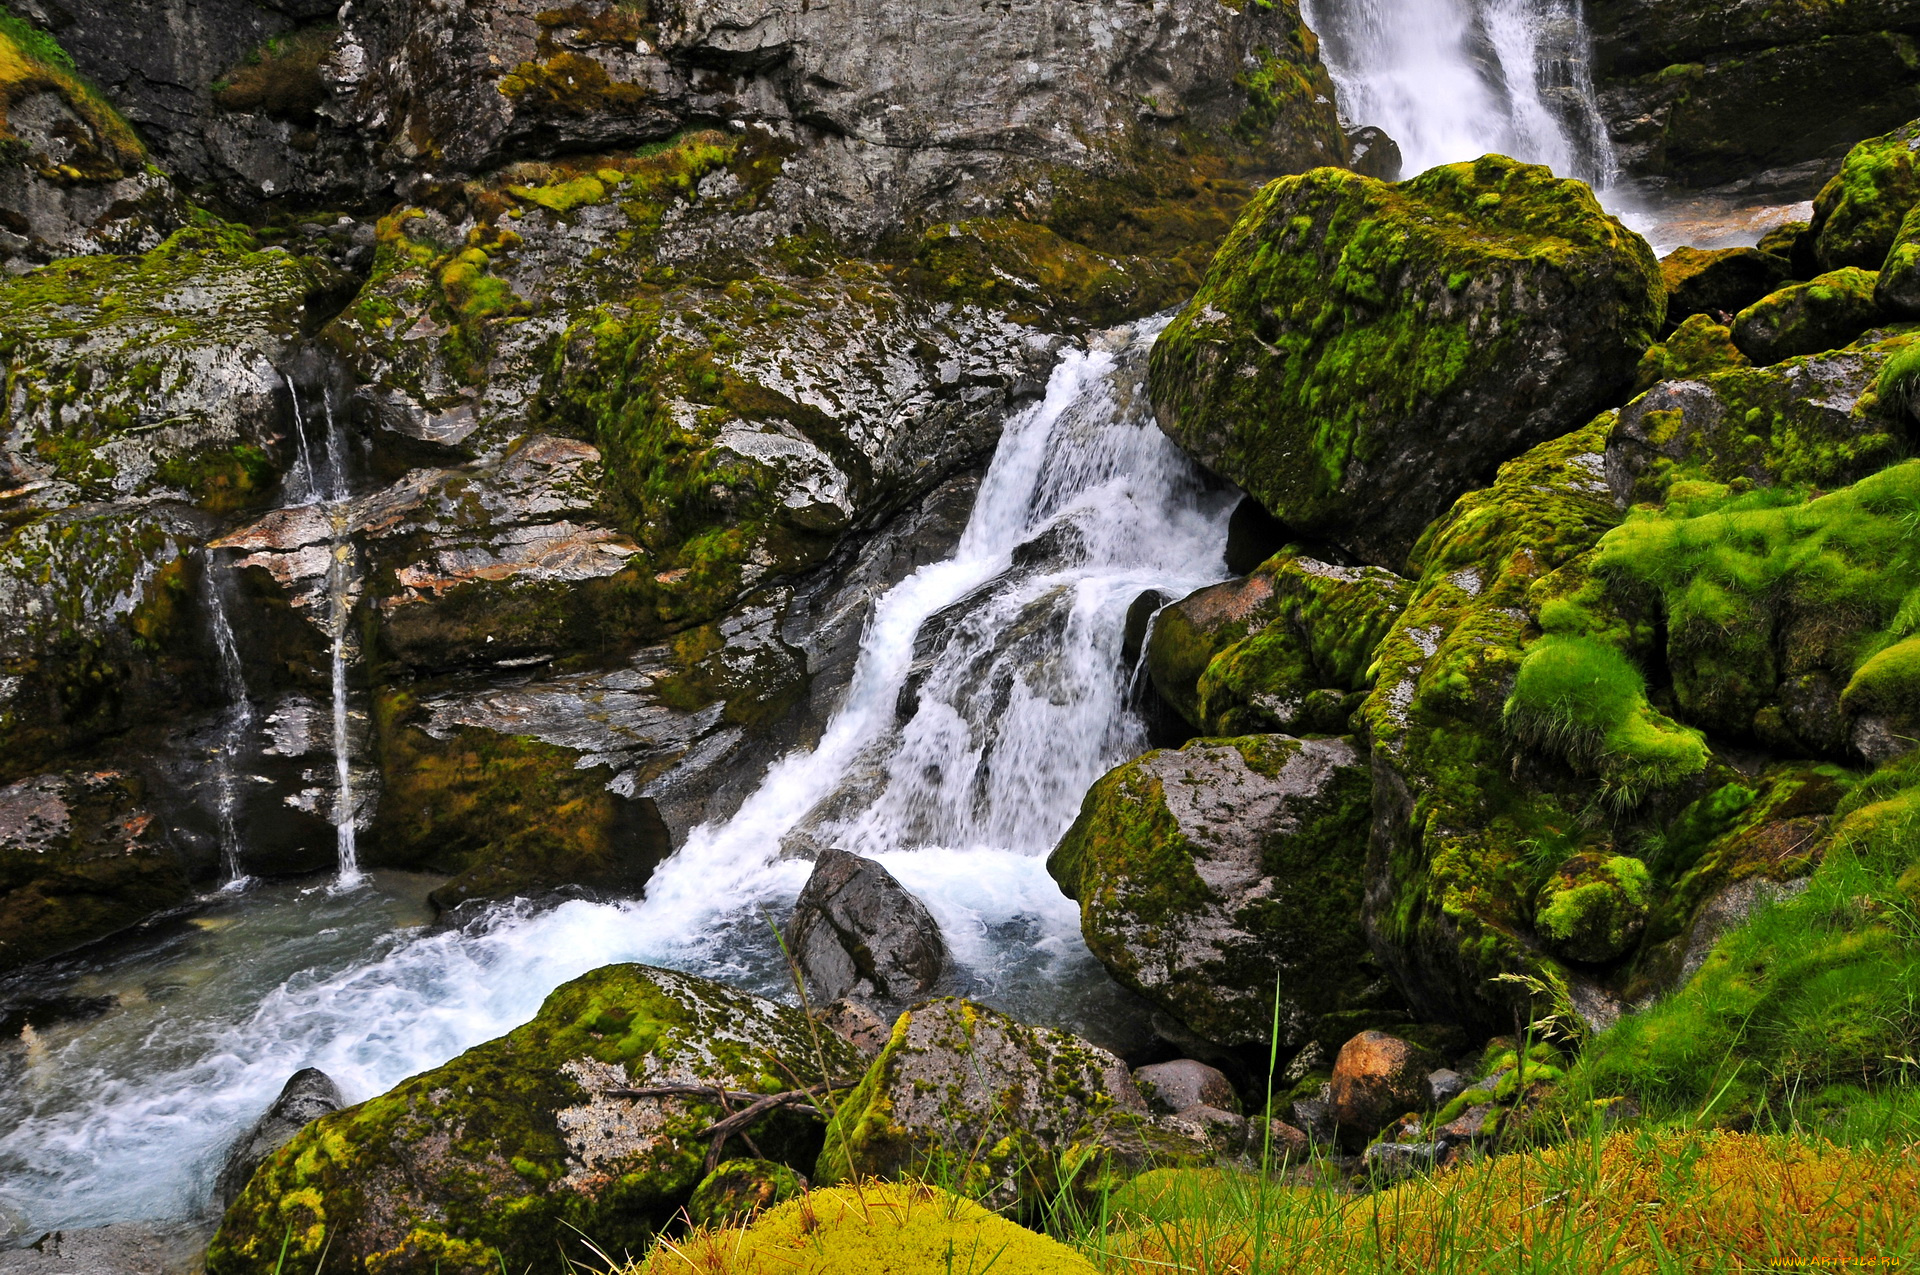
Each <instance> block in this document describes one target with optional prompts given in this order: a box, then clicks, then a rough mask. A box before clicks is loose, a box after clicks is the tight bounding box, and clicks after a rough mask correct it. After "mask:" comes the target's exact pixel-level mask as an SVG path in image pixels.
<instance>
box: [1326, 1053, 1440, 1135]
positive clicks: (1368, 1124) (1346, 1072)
mask: <svg viewBox="0 0 1920 1275" xmlns="http://www.w3.org/2000/svg"><path fill="white" fill-rule="evenodd" d="M1434 1065H1435V1060H1434V1059H1433V1058H1432V1057H1431V1056H1430V1055H1429V1054H1428V1053H1427V1051H1426V1050H1424V1049H1422V1048H1420V1047H1419V1046H1418V1045H1414V1044H1411V1043H1409V1042H1407V1041H1404V1040H1401V1039H1400V1038H1399V1037H1397V1036H1389V1035H1387V1034H1386V1033H1385V1032H1371V1031H1369V1032H1361V1033H1360V1034H1359V1035H1358V1036H1355V1037H1354V1038H1353V1039H1352V1040H1349V1041H1348V1042H1347V1043H1346V1044H1344V1045H1342V1046H1341V1047H1340V1056H1339V1057H1338V1058H1337V1059H1335V1060H1334V1064H1333V1082H1332V1083H1331V1084H1330V1085H1329V1086H1328V1087H1327V1088H1328V1095H1327V1096H1328V1098H1329V1099H1330V1100H1331V1101H1332V1103H1333V1119H1334V1123H1335V1124H1336V1125H1338V1126H1339V1128H1340V1130H1341V1132H1342V1133H1343V1134H1360V1135H1368V1134H1373V1133H1377V1132H1379V1131H1380V1130H1381V1129H1383V1128H1385V1127H1386V1125H1387V1123H1388V1122H1389V1121H1390V1120H1392V1119H1393V1118H1394V1117H1396V1116H1399V1115H1401V1114H1402V1113H1404V1112H1408V1111H1418V1110H1422V1109H1424V1108H1425V1107H1426V1105H1427V1098H1428V1094H1427V1073H1428V1072H1430V1071H1432V1070H1433V1069H1434Z"/></svg>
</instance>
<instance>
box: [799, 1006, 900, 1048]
mask: <svg viewBox="0 0 1920 1275" xmlns="http://www.w3.org/2000/svg"><path fill="white" fill-rule="evenodd" d="M816 1017H818V1018H819V1020H820V1024H821V1026H823V1027H825V1028H826V1029H827V1030H828V1031H830V1032H832V1033H833V1034H834V1035H836V1036H838V1037H840V1038H841V1039H842V1040H844V1041H846V1042H847V1043H848V1044H850V1045H852V1046H853V1047H854V1048H855V1049H857V1050H859V1051H860V1052H861V1053H862V1054H865V1055H866V1056H867V1057H868V1058H873V1057H875V1056H877V1055H878V1054H879V1053H880V1051H881V1050H882V1049H885V1048H886V1047H887V1040H888V1038H889V1037H890V1036H892V1035H893V1024H892V1023H890V1022H888V1021H887V1020H886V1019H884V1018H882V1017H880V1015H878V1014H876V1013H875V1012H874V1011H873V1010H872V1009H871V1008H870V1007H868V1006H867V1005H866V1004H865V1003H864V1002H861V1001H857V1000H853V999H851V998H849V997H844V996H843V997H841V998H840V999H839V1000H837V1001H834V1002H833V1003H832V1004H831V1005H828V1006H827V1007H826V1008H824V1009H821V1010H818V1011H817V1012H816Z"/></svg>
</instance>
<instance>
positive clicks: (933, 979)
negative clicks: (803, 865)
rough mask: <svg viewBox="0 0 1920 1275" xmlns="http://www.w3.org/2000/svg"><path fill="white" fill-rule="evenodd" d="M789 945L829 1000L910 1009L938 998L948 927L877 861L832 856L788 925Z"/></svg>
mask: <svg viewBox="0 0 1920 1275" xmlns="http://www.w3.org/2000/svg"><path fill="white" fill-rule="evenodd" d="M787 946H788V949H789V950H790V951H791V952H792V954H793V957H794V959H795V960H796V961H798V962H799V963H800V968H801V970H802V971H803V972H804V973H805V975H806V978H807V982H808V984H809V985H810V986H812V988H813V989H814V991H815V994H816V995H818V996H819V997H820V999H822V1000H838V999H840V998H841V997H843V996H852V997H855V998H857V999H875V1000H879V1001H883V1002H895V1003H898V1002H902V1001H906V1000H910V999H912V998H913V997H915V996H923V995H925V994H926V993H927V992H929V991H932V990H933V987H934V984H935V983H937V982H938V981H939V979H940V975H941V973H942V972H943V971H944V970H945V969H946V965H947V945H946V942H945V940H944V939H942V938H941V936H940V927H939V925H938V924H937V923H936V922H935V921H934V919H933V917H932V915H931V914H930V913H928V911H927V909H926V906H925V905H924V904H922V903H921V902H920V900H918V899H916V898H914V897H913V895H911V894H909V893H908V892H907V891H906V890H905V889H904V888H902V886H901V885H900V883H899V882H898V881H896V880H894V878H893V874H892V873H891V872H888V871H887V870H886V869H885V868H883V867H881V866H880V865H879V864H877V863H875V862H874V861H873V860H871V859H863V858H861V857H860V856H859V855H854V854H848V853H846V852H845V851H843V850H827V851H824V852H822V853H821V855H820V857H819V859H818V860H816V861H815V863H814V868H813V875H812V876H810V877H808V878H807V884H806V886H805V887H804V888H803V889H802V890H801V891H800V898H799V900H798V901H797V902H795V904H794V907H793V919H792V920H791V921H789V922H788V923H787Z"/></svg>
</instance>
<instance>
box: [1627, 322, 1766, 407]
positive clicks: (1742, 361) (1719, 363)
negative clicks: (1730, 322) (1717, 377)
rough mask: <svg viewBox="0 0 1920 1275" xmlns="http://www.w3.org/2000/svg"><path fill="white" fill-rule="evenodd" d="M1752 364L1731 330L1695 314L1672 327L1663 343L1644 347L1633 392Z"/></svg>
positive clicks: (1724, 325) (1722, 324)
mask: <svg viewBox="0 0 1920 1275" xmlns="http://www.w3.org/2000/svg"><path fill="white" fill-rule="evenodd" d="M1752 363H1753V360H1752V359H1749V358H1748V357H1747V356H1746V355H1745V354H1743V353H1741V350H1740V347H1739V346H1737V345H1735V344H1734V343H1733V329H1732V328H1731V327H1729V326H1727V325H1726V324H1724V323H1716V322H1714V320H1713V319H1711V318H1709V317H1708V316H1707V315H1704V314H1695V315H1692V316H1690V317H1689V318H1688V319H1687V320H1686V321H1685V322H1684V323H1682V324H1681V325H1680V326H1679V327H1678V328H1675V329H1674V331H1673V333H1672V335H1670V336H1669V337H1667V339H1666V340H1664V341H1662V342H1661V343H1660V344H1658V345H1654V346H1649V347H1648V348H1647V352H1646V354H1645V355H1644V356H1642V358H1641V359H1640V369H1639V371H1638V373H1636V375H1635V378H1634V389H1635V390H1636V391H1637V392H1640V393H1645V392H1646V391H1647V390H1650V389H1652V388H1653V387H1654V386H1656V385H1658V384H1660V382H1662V381H1684V380H1691V379H1693V378H1695V377H1699V376H1705V375H1707V374H1708V373H1710V372H1718V371H1720V370H1722V369H1723V368H1730V367H1749V366H1751V365H1752Z"/></svg>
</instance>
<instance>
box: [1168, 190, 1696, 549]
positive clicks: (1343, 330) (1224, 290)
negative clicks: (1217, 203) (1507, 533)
mask: <svg viewBox="0 0 1920 1275" xmlns="http://www.w3.org/2000/svg"><path fill="white" fill-rule="evenodd" d="M1663 307H1664V297H1663V293H1662V286H1661V283H1660V279H1659V265H1658V263H1657V262H1656V261H1655V260H1654V258H1653V256H1652V254H1651V252H1650V250H1649V249H1648V248H1647V246H1646V244H1645V241H1643V240H1642V239H1640V237H1639V236H1638V235H1635V234H1633V233H1632V232H1630V231H1628V230H1627V229H1626V228H1625V227H1624V226H1622V225H1621V224H1620V223H1619V222H1618V221H1617V220H1615V219H1613V218H1611V217H1609V216H1607V215H1606V214H1605V213H1604V212H1603V211H1602V210H1601V209H1600V207H1599V205H1598V204H1597V203H1596V202H1595V201H1594V199H1593V196H1592V194H1591V192H1589V191H1588V190H1587V189H1586V187H1584V186H1582V185H1580V184H1579V183H1577V182H1566V181H1559V180H1557V179H1555V178H1554V177H1553V176H1552V174H1551V173H1549V172H1548V171H1547V170H1546V169H1544V168H1537V167H1530V166H1527V165H1524V164H1517V163H1514V162H1512V161H1510V160H1506V159H1502V158H1500V157H1497V156H1496V157H1488V158H1485V159H1482V160H1479V161H1477V162H1476V163H1471V164H1455V165H1450V166H1446V167H1442V168H1437V169H1434V170H1433V171H1431V172H1429V173H1425V174H1423V175H1421V176H1420V177H1417V178H1414V179H1413V180H1412V181H1409V182H1403V183H1401V184H1399V185H1397V186H1386V185H1383V184H1381V183H1379V182H1375V181H1373V180H1371V179H1369V178H1365V177H1360V176H1357V175H1353V174H1349V173H1341V172H1336V171H1333V170H1329V169H1321V170H1318V171H1316V172H1314V173H1310V174H1307V175H1305V176H1302V177H1290V178H1285V179H1282V180H1281V181H1279V182H1276V183H1274V184H1273V185H1271V186H1269V187H1267V189H1266V190H1265V191H1263V192H1262V193H1261V195H1260V197H1259V198H1258V199H1256V200H1255V201H1254V202H1253V203H1252V204H1251V205H1249V207H1248V208H1247V210H1246V212H1245V213H1243V214H1242V216H1241V219H1240V221H1239V223H1238V224H1237V225H1236V227H1235V229H1234V233H1233V235H1232V237H1231V238H1230V239H1229V240H1228V242H1227V244H1226V245H1225V246H1224V247H1223V248H1222V250H1221V252H1220V255H1219V256H1218V257H1217V258H1216V259H1215V261H1214V264H1213V267H1212V268H1211V270H1210V271H1209V272H1208V276H1207V279H1206V282H1205V283H1204V284H1203V285H1202V287H1201V290H1200V292H1199V294H1198V295H1197V296H1196V297H1195V298H1194V300H1193V301H1192V302H1191V303H1189V304H1188V306H1187V307H1186V308H1185V309H1184V310H1182V311H1181V313H1180V315H1179V317H1178V318H1176V319H1175V320H1174V322H1173V324H1172V326H1170V327H1169V328H1168V329H1167V331H1166V332H1165V333H1164V334H1163V335H1162V336H1161V338H1160V340H1159V342H1158V343H1157V344H1156V345H1155V347H1154V351H1153V368H1152V374H1151V379H1150V388H1151V392H1152V396H1153V403H1154V410H1155V413H1156V415H1157V417H1158V419H1159V421H1160V425H1161V428H1162V429H1164V430H1165V431H1166V432H1167V434H1168V435H1169V436H1170V437H1171V438H1173V439H1174V441H1175V442H1177V443H1179V444H1180V445H1181V446H1182V447H1184V448H1185V449H1186V450H1187V451H1188V452H1190V453H1191V454H1192V455H1194V456H1195V457H1196V458H1197V459H1199V460H1200V461H1201V462H1202V463H1203V464H1205V465H1207V466H1208V467H1209V468H1211V469H1213V470H1214V471H1215V472H1217V473H1219V474H1221V475H1222V476H1223V477H1226V478H1228V479H1230V480H1232V481H1233V482H1236V483H1238V484H1239V485H1240V486H1241V487H1243V488H1244V489H1245V490H1246V491H1247V493H1248V494H1249V495H1251V496H1253V497H1255V498H1256V499H1258V500H1259V501H1260V503H1261V504H1262V505H1263V506H1265V507H1266V509H1267V510H1268V511H1269V512H1271V513H1272V514H1273V515H1274V516H1275V517H1277V518H1279V519H1280V520H1281V521H1283V522H1285V523H1286V524H1287V525H1288V526H1289V527H1292V528H1294V529H1295V530H1296V531H1298V532H1300V533H1301V534H1303V535H1312V536H1318V537H1322V538H1324V539H1326V540H1329V541H1331V542H1332V543H1334V544H1336V545H1339V546H1340V547H1341V548H1343V549H1344V550H1346V551H1347V552H1348V553H1350V554H1352V555H1354V556H1355V557H1357V558H1359V559H1361V560H1362V561H1366V562H1370V563H1373V564H1374V565H1377V566H1383V567H1387V568H1389V569H1396V568H1398V567H1400V566H1401V565H1402V563H1403V562H1404V561H1405V558H1406V555H1407V553H1408V551H1409V550H1410V549H1411V548H1412V547H1413V544H1414V541H1415V540H1416V539H1417V538H1418V537H1419V535H1420V533H1421V531H1422V530H1423V529H1424V528H1425V526H1426V525H1427V523H1429V522H1430V521H1432V520H1433V519H1434V518H1435V517H1436V516H1438V515H1439V514H1440V513H1442V512H1443V511H1444V510H1445V509H1446V508H1447V506H1448V505H1450V504H1451V503H1452V502H1453V501H1454V499H1455V498H1456V497H1458V496H1459V495H1460V494H1461V493H1463V492H1464V491H1466V490H1467V489H1469V488H1470V487H1471V486H1473V484H1474V483H1475V482H1476V481H1477V480H1478V478H1479V476H1480V475H1482V474H1484V473H1485V472H1486V470H1487V469H1488V468H1489V467H1490V466H1492V465H1495V464H1498V463H1499V462H1500V461H1502V460H1505V459H1508V458H1510V457H1512V456H1515V455H1517V454H1519V453H1520V452H1521V451H1524V450H1525V449H1526V448H1527V447H1529V446H1531V445H1533V444H1534V443H1537V442H1540V441H1543V440H1545V439H1548V438H1551V437H1554V436H1555V435H1556V434H1557V433H1559V432H1561V431H1563V430H1564V429H1565V428H1566V425H1567V422H1568V421H1574V420H1580V419H1583V418H1584V417H1586V416H1588V415H1590V414H1591V413H1593V412H1595V411H1597V410H1599V409H1601V408H1603V407H1605V406H1606V405H1607V404H1608V403H1610V402H1612V401H1614V400H1615V399H1616V397H1617V396H1618V395H1619V394H1620V393H1621V392H1622V391H1624V390H1625V389H1626V388H1627V387H1628V386H1629V385H1631V383H1632V379H1633V369H1634V365H1635V364H1636V363H1637V362H1638V361H1639V358H1640V356H1641V354H1642V352H1643V351H1644V350H1645V349H1646V348H1647V346H1649V345H1651V344H1652V343H1653V340H1654V337H1655V334H1656V332H1657V330H1658V327H1659V324H1660V320H1661V317H1662V313H1663ZM1496 331H1497V332H1498V333H1499V336H1498V339H1494V338H1493V335H1492V334H1493V333H1494V332H1496ZM1335 386H1337V387H1338V389H1337V391H1336V390H1334V389H1333V388H1332V387H1335ZM1329 402H1336V403H1338V404H1339V408H1338V411H1337V412H1335V413H1334V415H1332V416H1329V415H1328V414H1327V413H1328V409H1327V406H1326V405H1327V404H1328V403H1329ZM1436 439H1444V440H1446V445H1445V446H1444V447H1438V448H1437V447H1436V446H1435V445H1434V440H1436Z"/></svg>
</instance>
